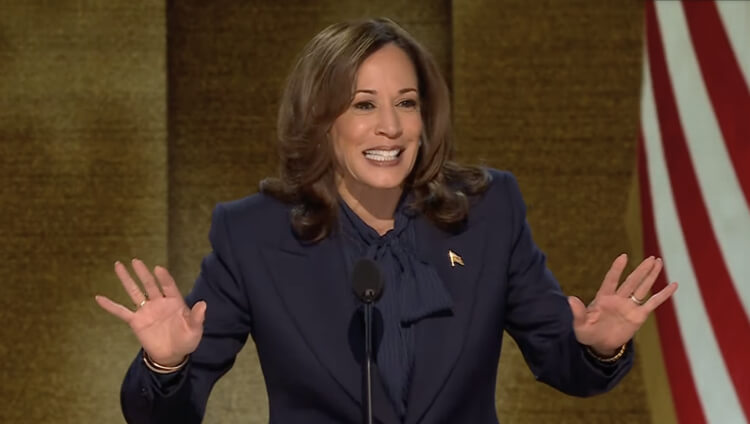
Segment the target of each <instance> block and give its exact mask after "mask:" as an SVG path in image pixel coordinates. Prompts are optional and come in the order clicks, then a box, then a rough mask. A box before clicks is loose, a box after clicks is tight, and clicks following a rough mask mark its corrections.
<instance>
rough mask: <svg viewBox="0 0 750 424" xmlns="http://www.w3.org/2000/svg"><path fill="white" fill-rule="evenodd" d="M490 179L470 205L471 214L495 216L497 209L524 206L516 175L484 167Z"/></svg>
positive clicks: (511, 208)
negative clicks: (482, 191) (484, 188)
mask: <svg viewBox="0 0 750 424" xmlns="http://www.w3.org/2000/svg"><path fill="white" fill-rule="evenodd" d="M485 171H486V172H487V174H488V175H489V178H490V181H489V185H488V187H487V189H486V190H485V191H484V193H482V194H481V195H480V196H479V198H478V199H477V200H476V202H475V203H474V206H473V207H472V214H474V215H480V216H486V215H489V216H497V213H498V211H501V210H513V209H517V208H524V209H525V207H524V204H523V200H522V198H521V191H520V189H519V187H518V181H516V177H515V176H514V175H513V174H512V173H510V172H508V171H503V170H498V169H493V168H485Z"/></svg>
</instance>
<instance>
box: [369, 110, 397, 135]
mask: <svg viewBox="0 0 750 424" xmlns="http://www.w3.org/2000/svg"><path fill="white" fill-rule="evenodd" d="M402 131H403V128H402V127H401V118H400V117H399V116H398V111H397V110H396V108H395V107H393V106H391V107H381V108H380V109H379V110H378V125H377V127H376V128H375V132H376V133H377V134H378V135H383V136H386V137H388V138H398V137H399V136H401V132H402Z"/></svg>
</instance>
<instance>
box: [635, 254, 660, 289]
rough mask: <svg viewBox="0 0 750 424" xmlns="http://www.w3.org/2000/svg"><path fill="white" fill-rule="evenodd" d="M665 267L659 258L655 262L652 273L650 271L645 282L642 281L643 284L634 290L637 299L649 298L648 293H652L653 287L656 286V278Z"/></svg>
mask: <svg viewBox="0 0 750 424" xmlns="http://www.w3.org/2000/svg"><path fill="white" fill-rule="evenodd" d="M663 267H664V263H663V262H662V260H661V258H657V259H656V260H655V261H654V267H653V268H651V271H649V273H648V274H647V275H646V277H645V278H644V279H643V281H641V284H640V285H639V286H638V287H637V288H636V289H635V290H633V296H635V298H636V299H645V298H647V297H648V292H650V291H651V287H652V286H653V285H654V281H656V277H658V276H659V273H660V272H661V270H662V268H663Z"/></svg>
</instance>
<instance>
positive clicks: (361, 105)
mask: <svg viewBox="0 0 750 424" xmlns="http://www.w3.org/2000/svg"><path fill="white" fill-rule="evenodd" d="M352 107H354V109H359V110H371V109H375V105H374V104H373V103H372V102H369V101H363V102H357V103H354V105H352Z"/></svg>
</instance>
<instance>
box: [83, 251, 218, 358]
mask: <svg viewBox="0 0 750 424" xmlns="http://www.w3.org/2000/svg"><path fill="white" fill-rule="evenodd" d="M132 265H133V270H134V271H135V274H136V275H137V276H138V279H139V280H140V282H141V284H142V285H143V291H142V290H141V288H140V287H139V286H138V284H136V282H135V281H134V280H133V278H132V277H131V276H130V273H129V272H128V270H127V268H126V267H125V265H123V264H122V263H120V262H119V261H118V262H115V273H116V274H117V277H118V278H119V279H120V282H121V283H122V286H123V287H124V288H125V291H126V292H127V293H128V295H129V296H130V299H131V300H132V301H133V304H134V305H136V309H135V311H132V310H130V309H129V308H127V307H125V306H123V305H120V304H119V303H116V302H113V301H112V300H110V299H108V298H106V297H104V296H96V302H97V303H98V304H99V306H101V307H102V309H104V310H105V311H107V312H109V313H110V314H112V315H114V316H116V317H118V318H120V319H121V320H123V321H125V322H126V323H128V325H130V328H131V329H132V330H133V333H134V334H135V336H136V337H137V338H138V340H139V341H140V342H141V346H143V349H144V350H145V351H146V353H147V354H148V356H149V357H150V358H151V360H153V361H154V362H156V363H158V364H160V365H164V366H174V365H176V364H179V363H181V362H182V361H183V360H184V359H185V357H186V356H187V355H189V354H191V353H192V352H193V351H195V349H196V348H197V347H198V343H199V342H200V340H201V336H202V335H203V320H204V319H205V316H206V302H203V301H200V302H197V303H196V304H195V305H194V306H193V308H192V309H190V308H188V306H187V304H186V303H185V301H184V300H183V298H182V295H181V294H180V291H179V289H178V288H177V285H176V284H175V282H174V279H173V278H172V276H171V275H169V271H167V270H166V268H163V267H159V266H157V267H156V268H154V272H153V274H152V273H151V272H150V271H149V269H148V268H147V267H146V265H145V264H144V263H143V262H142V261H141V260H139V259H133V263H132ZM154 276H156V278H154ZM157 279H158V283H157ZM160 287H161V289H160Z"/></svg>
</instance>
